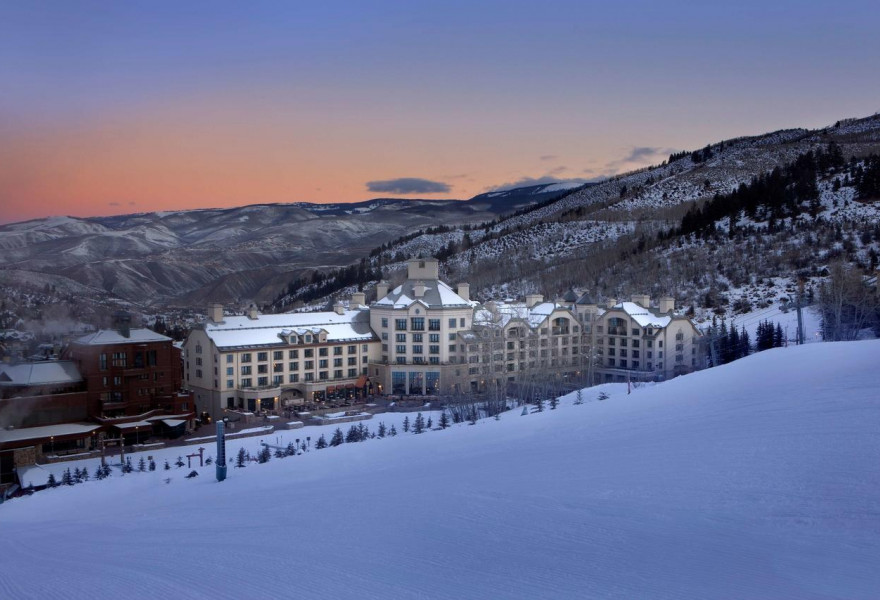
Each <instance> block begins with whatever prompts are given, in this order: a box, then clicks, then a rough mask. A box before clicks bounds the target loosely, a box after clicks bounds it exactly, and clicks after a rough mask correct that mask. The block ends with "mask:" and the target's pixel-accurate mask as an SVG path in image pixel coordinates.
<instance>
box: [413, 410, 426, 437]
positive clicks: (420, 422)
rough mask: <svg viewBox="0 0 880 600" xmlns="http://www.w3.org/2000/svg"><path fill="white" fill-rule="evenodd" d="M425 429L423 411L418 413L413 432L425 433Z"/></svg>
mask: <svg viewBox="0 0 880 600" xmlns="http://www.w3.org/2000/svg"><path fill="white" fill-rule="evenodd" d="M424 431H425V417H423V416H422V413H419V414H418V415H416V420H415V422H414V423H413V433H423V432H424Z"/></svg>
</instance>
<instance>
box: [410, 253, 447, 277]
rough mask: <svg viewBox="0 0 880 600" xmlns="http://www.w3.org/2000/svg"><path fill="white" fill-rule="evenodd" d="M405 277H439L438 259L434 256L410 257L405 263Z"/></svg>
mask: <svg viewBox="0 0 880 600" xmlns="http://www.w3.org/2000/svg"><path fill="white" fill-rule="evenodd" d="M406 278H407V279H439V278H440V261H438V260H437V259H436V258H411V259H410V260H409V262H408V263H407V276H406Z"/></svg>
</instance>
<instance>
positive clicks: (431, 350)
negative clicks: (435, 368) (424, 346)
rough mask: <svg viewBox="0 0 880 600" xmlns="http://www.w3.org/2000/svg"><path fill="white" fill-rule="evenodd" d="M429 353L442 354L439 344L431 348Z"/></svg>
mask: <svg viewBox="0 0 880 600" xmlns="http://www.w3.org/2000/svg"><path fill="white" fill-rule="evenodd" d="M428 352H430V353H431V354H440V345H439V344H438V345H436V346H429V347H428Z"/></svg>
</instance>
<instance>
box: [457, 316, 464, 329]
mask: <svg viewBox="0 0 880 600" xmlns="http://www.w3.org/2000/svg"><path fill="white" fill-rule="evenodd" d="M458 326H459V327H464V317H462V318H461V319H459V320H458Z"/></svg>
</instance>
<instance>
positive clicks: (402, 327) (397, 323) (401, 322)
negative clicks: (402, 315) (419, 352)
mask: <svg viewBox="0 0 880 600" xmlns="http://www.w3.org/2000/svg"><path fill="white" fill-rule="evenodd" d="M394 329H396V330H397V331H406V319H394Z"/></svg>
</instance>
